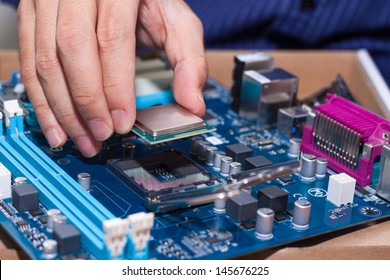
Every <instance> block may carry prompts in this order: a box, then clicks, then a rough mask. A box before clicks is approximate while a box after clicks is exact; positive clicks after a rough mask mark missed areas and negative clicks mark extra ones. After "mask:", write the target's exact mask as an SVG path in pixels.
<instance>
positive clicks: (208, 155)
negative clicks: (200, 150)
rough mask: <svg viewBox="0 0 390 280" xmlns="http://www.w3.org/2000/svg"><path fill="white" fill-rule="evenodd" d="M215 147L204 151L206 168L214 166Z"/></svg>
mask: <svg viewBox="0 0 390 280" xmlns="http://www.w3.org/2000/svg"><path fill="white" fill-rule="evenodd" d="M217 150H218V149H217V147H214V146H209V147H208V148H207V151H206V164H207V165H208V166H213V164H214V154H215V152H216V151H217Z"/></svg>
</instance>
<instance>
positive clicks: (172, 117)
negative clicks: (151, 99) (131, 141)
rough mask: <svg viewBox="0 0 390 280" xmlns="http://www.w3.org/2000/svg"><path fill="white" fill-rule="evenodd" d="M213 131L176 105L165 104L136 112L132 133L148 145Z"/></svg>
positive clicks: (195, 116)
mask: <svg viewBox="0 0 390 280" xmlns="http://www.w3.org/2000/svg"><path fill="white" fill-rule="evenodd" d="M212 131H215V128H214V127H213V126H211V125H208V124H207V123H206V122H205V121H204V120H203V119H201V118H200V117H198V116H197V115H195V114H192V113H191V112H189V111H187V110H186V109H184V108H183V107H181V106H180V105H178V104H166V105H159V106H154V107H150V108H146V109H142V110H137V119H136V121H135V124H134V127H133V132H134V133H135V134H137V135H138V136H140V137H142V138H143V139H145V140H146V141H147V142H149V143H150V144H158V143H162V142H167V141H171V140H175V139H180V138H185V137H189V136H194V135H198V134H202V133H206V132H212Z"/></svg>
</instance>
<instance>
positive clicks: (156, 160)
mask: <svg viewBox="0 0 390 280" xmlns="http://www.w3.org/2000/svg"><path fill="white" fill-rule="evenodd" d="M107 167H108V169H109V170H110V171H111V172H112V173H113V174H115V175H116V176H118V177H119V178H120V179H122V181H124V182H125V183H126V184H127V185H128V186H129V187H130V188H132V189H133V190H134V191H136V192H137V193H138V194H139V195H140V196H142V197H154V196H157V195H160V194H164V193H172V192H183V191H185V190H192V189H194V188H196V186H198V185H203V184H206V185H209V184H211V183H212V182H213V181H214V177H213V176H212V175H211V174H209V173H208V172H206V171H204V170H202V169H201V167H199V166H197V164H196V163H194V162H193V161H192V160H191V159H189V158H187V157H185V156H184V155H183V154H182V153H180V152H179V151H166V152H162V153H157V154H153V155H150V156H146V157H140V158H136V159H130V158H120V159H111V160H109V161H108V162H107Z"/></svg>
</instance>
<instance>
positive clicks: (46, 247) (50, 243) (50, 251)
mask: <svg viewBox="0 0 390 280" xmlns="http://www.w3.org/2000/svg"><path fill="white" fill-rule="evenodd" d="M42 248H43V253H44V254H45V257H46V258H47V259H52V258H54V257H55V256H56V255H57V252H58V243H57V241H55V240H54V239H47V240H45V241H43V243H42Z"/></svg>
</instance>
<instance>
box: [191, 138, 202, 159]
mask: <svg viewBox="0 0 390 280" xmlns="http://www.w3.org/2000/svg"><path fill="white" fill-rule="evenodd" d="M202 140H203V139H202V137H200V136H195V137H192V138H191V151H190V152H191V154H192V155H194V156H196V155H197V154H198V149H199V142H200V141H202Z"/></svg>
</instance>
